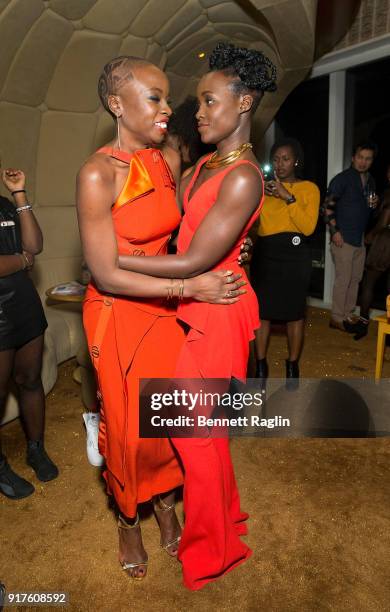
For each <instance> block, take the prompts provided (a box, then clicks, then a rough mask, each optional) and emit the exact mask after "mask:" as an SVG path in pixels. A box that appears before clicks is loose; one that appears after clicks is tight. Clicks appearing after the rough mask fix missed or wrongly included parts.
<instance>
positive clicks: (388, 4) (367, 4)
mask: <svg viewBox="0 0 390 612" xmlns="http://www.w3.org/2000/svg"><path fill="white" fill-rule="evenodd" d="M341 1H342V0H341ZM389 33H390V0H362V4H361V7H360V9H359V12H358V14H357V16H356V19H355V21H354V22H353V24H352V26H351V28H350V29H349V31H348V33H347V35H346V36H344V38H343V39H342V40H341V41H340V42H339V43H338V44H337V45H336V47H335V48H334V51H336V50H337V49H345V48H346V47H350V46H352V45H357V44H358V43H362V42H366V41H368V40H371V39H373V38H377V37H379V36H383V35H385V34H389Z"/></svg>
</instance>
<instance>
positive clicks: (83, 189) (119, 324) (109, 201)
mask: <svg viewBox="0 0 390 612" xmlns="http://www.w3.org/2000/svg"><path fill="white" fill-rule="evenodd" d="M99 94H100V98H101V100H102V103H103V106H104V107H105V109H106V110H107V111H108V112H110V113H111V114H112V115H113V117H115V119H116V121H117V125H118V135H117V139H116V140H115V141H114V142H113V143H110V144H109V145H107V146H106V147H103V148H102V149H100V150H99V151H97V152H96V153H95V154H94V155H92V156H91V157H90V158H89V159H88V160H87V162H86V163H85V164H84V166H83V167H82V168H81V170H80V172H79V175H78V180H77V209H78V217H79V226H80V234H81V239H82V245H83V250H84V255H85V259H86V262H87V265H88V267H89V269H90V271H91V274H92V282H91V283H90V285H89V286H88V289H87V293H86V297H85V302H84V308H83V318H84V327H85V331H86V335H87V341H88V347H89V350H90V354H91V357H92V360H93V363H94V366H95V370H96V374H97V379H98V385H99V391H100V393H101V396H102V406H103V407H102V419H101V427H100V433H99V446H100V451H101V452H102V454H103V455H104V457H105V460H106V471H105V479H106V482H107V488H108V491H109V492H110V493H111V494H112V495H113V496H114V498H115V501H116V504H117V506H118V508H119V512H120V514H119V522H118V526H119V560H120V562H121V564H122V566H123V568H124V569H125V570H126V571H127V572H128V574H129V575H130V576H131V577H133V578H137V579H141V578H143V577H145V575H146V566H147V554H146V551H145V549H144V547H143V543H142V537H141V531H140V524H139V519H138V513H137V506H138V504H139V503H141V502H145V501H148V500H150V499H152V498H153V499H154V509H155V512H156V516H157V519H158V522H159V525H160V529H161V544H162V546H163V547H164V548H165V549H166V550H167V552H168V553H169V554H170V555H172V556H174V555H176V554H177V548H178V541H179V539H180V533H181V529H180V525H179V523H178V521H177V518H176V514H175V511H174V504H173V502H174V492H173V489H174V488H175V487H177V486H178V485H180V484H182V480H183V476H182V470H181V468H180V466H179V464H178V461H177V459H176V456H175V453H174V451H173V448H172V445H171V443H170V442H169V441H168V440H149V439H139V437H138V396H139V388H138V387H139V379H140V378H150V377H157V378H162V377H171V376H173V374H174V372H175V367H176V362H177V358H178V355H179V352H180V350H181V347H182V344H183V342H184V340H185V335H184V331H183V328H182V326H181V325H179V324H178V323H177V321H176V310H175V308H173V307H172V306H170V303H171V301H169V302H167V301H166V300H165V298H166V297H167V296H168V295H169V296H170V294H171V293H173V294H174V296H177V295H178V293H179V292H180V293H181V294H182V295H183V297H188V298H192V299H196V300H201V301H202V300H206V301H210V302H215V303H219V304H224V305H228V304H234V303H235V301H236V300H237V296H239V295H241V293H243V290H241V289H240V286H241V285H242V284H244V283H243V281H239V280H238V279H239V277H240V275H238V274H231V273H230V274H228V272H225V271H218V272H216V273H214V272H210V273H207V274H203V275H200V276H198V277H197V278H193V279H190V280H188V281H186V283H185V285H183V281H180V282H179V281H177V282H171V279H167V278H165V279H164V278H150V277H147V276H143V275H140V274H137V273H133V272H128V271H124V270H122V269H120V268H119V261H118V258H119V255H124V254H132V255H137V256H140V255H158V254H159V255H164V254H165V253H166V251H167V244H168V241H169V239H170V236H171V233H172V232H173V231H174V229H175V228H176V226H177V225H178V224H179V222H180V213H179V210H178V207H177V205H176V200H175V185H174V179H173V177H172V173H171V171H170V168H169V166H168V165H167V162H166V161H165V158H164V157H163V155H162V154H161V152H160V151H158V150H157V149H155V148H148V147H150V145H152V146H153V145H158V144H160V143H161V142H162V141H163V139H164V137H165V133H166V129H167V122H168V120H169V116H170V114H171V109H170V108H169V106H168V103H167V97H168V81H167V78H166V77H165V75H164V74H163V73H162V72H161V70H160V69H159V68H157V67H156V66H154V65H153V64H150V63H149V62H147V61H145V60H141V59H138V58H131V57H127V56H125V57H119V58H116V59H114V60H112V61H111V62H109V64H107V65H106V66H105V68H104V71H103V73H102V75H101V77H100V80H99ZM172 154H173V152H172V151H171V152H167V153H166V155H167V156H168V161H169V162H170V163H171V166H172V168H173V169H175V168H178V167H179V166H178V160H177V159H176V157H172ZM236 281H237V282H236ZM171 283H172V284H171ZM226 283H228V284H226ZM227 289H229V296H228V297H226V292H227Z"/></svg>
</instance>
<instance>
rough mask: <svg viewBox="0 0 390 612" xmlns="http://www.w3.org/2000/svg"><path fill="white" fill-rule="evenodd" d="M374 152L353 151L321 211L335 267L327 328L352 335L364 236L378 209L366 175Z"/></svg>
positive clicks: (366, 148) (366, 146) (366, 145)
mask: <svg viewBox="0 0 390 612" xmlns="http://www.w3.org/2000/svg"><path fill="white" fill-rule="evenodd" d="M376 152H377V148H376V145H375V144H373V143H371V142H363V143H360V144H358V145H357V146H356V147H355V149H354V151H353V156H352V164H351V167H350V168H348V169H347V170H344V171H343V172H340V173H339V174H337V175H336V176H335V177H334V178H333V179H332V180H331V182H330V183H329V187H328V191H327V195H326V198H325V202H324V205H323V208H322V210H323V213H324V220H325V222H326V223H327V224H328V226H329V232H330V235H331V252H332V257H333V261H334V264H335V281H334V286H333V299H332V314H331V319H330V322H329V326H330V327H332V328H334V329H340V330H342V331H348V332H352V331H353V329H352V328H351V326H352V325H353V324H354V323H356V320H357V319H356V317H355V315H354V312H355V307H356V301H357V295H358V290H359V283H360V281H361V279H362V276H363V271H364V261H365V256H366V249H365V246H364V232H365V230H366V227H367V224H368V221H369V219H370V215H371V213H372V211H373V209H374V208H376V206H377V205H378V196H377V195H376V193H375V181H374V179H373V177H372V176H371V174H370V173H369V169H370V167H371V165H372V163H373V161H374V158H375V155H376Z"/></svg>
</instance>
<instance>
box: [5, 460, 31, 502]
mask: <svg viewBox="0 0 390 612" xmlns="http://www.w3.org/2000/svg"><path fill="white" fill-rule="evenodd" d="M0 491H1V492H2V493H4V495H6V496H7V497H9V498H10V499H23V497H28V496H29V495H31V494H32V493H34V491H35V489H34V486H33V485H32V484H31V482H28V481H27V480H25V479H24V478H21V476H18V475H17V474H15V472H14V471H13V470H12V469H11V467H10V465H9V463H8V461H7V459H6V458H5V457H1V458H0Z"/></svg>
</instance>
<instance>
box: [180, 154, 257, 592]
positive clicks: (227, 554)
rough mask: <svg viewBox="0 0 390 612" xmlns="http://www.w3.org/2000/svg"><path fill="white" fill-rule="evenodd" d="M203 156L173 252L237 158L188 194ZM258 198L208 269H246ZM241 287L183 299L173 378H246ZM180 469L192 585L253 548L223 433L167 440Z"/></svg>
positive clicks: (250, 331) (249, 317) (249, 305)
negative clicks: (217, 295)
mask: <svg viewBox="0 0 390 612" xmlns="http://www.w3.org/2000/svg"><path fill="white" fill-rule="evenodd" d="M208 158H209V156H208V157H206V158H203V159H202V160H201V161H200V162H199V164H198V166H197V168H196V170H195V173H194V175H193V177H192V180H191V182H190V184H189V185H188V188H187V190H186V193H185V195H184V210H185V215H184V217H183V219H182V223H181V226H180V231H179V236H178V253H184V252H185V251H186V250H187V249H188V247H189V245H190V242H191V240H192V237H193V235H194V233H195V232H196V230H197V228H198V226H199V225H200V223H201V222H202V220H203V219H204V217H205V216H206V215H207V212H208V211H209V210H210V208H211V207H212V206H213V204H214V203H215V201H216V200H217V197H218V192H219V189H220V187H221V183H222V181H223V179H224V178H225V176H226V175H227V173H228V172H230V171H231V170H232V169H233V168H236V167H237V166H239V165H242V164H251V165H252V166H253V167H254V168H255V169H256V171H258V172H259V175H260V176H259V180H260V181H262V180H263V179H262V175H261V172H260V171H259V169H258V168H257V166H256V165H255V164H252V163H251V162H249V161H247V160H239V161H237V162H235V163H234V164H232V165H231V166H229V167H228V168H226V169H224V170H221V171H220V172H219V173H218V174H216V175H214V176H212V177H210V178H209V179H208V180H206V181H205V182H204V183H203V184H202V185H201V186H200V187H199V188H198V189H197V191H196V192H195V193H194V195H191V191H192V188H193V186H194V184H195V181H196V179H197V177H198V175H199V172H200V169H201V167H202V165H203V164H204V163H205V162H206V161H207V159H208ZM262 201H263V200H261V202H259V206H258V208H257V210H256V211H255V212H254V213H253V215H252V216H251V219H250V220H249V221H248V223H247V225H246V227H245V228H244V229H243V231H242V233H241V235H240V236H239V238H238V239H237V241H236V243H235V245H234V246H233V247H232V249H231V250H230V251H229V253H227V254H226V256H225V257H224V259H223V260H221V261H220V262H219V263H218V264H217V265H216V266H215V267H214V268H213V269H214V270H219V269H224V270H232V271H234V272H239V273H241V274H242V277H243V279H244V280H247V279H246V275H245V271H244V269H243V268H242V267H240V266H239V264H238V262H237V259H238V256H239V254H240V245H241V243H242V241H243V240H244V238H245V237H246V235H247V233H248V231H249V229H250V227H251V225H252V224H253V222H254V221H255V219H256V217H257V216H258V214H259V212H260V208H261V205H262ZM245 289H246V290H247V293H246V294H244V295H241V296H240V299H239V301H238V302H236V303H235V304H232V305H229V306H226V305H220V304H207V303H204V302H195V301H185V302H183V303H181V304H179V307H178V312H177V316H178V319H179V320H181V321H183V322H184V323H186V324H187V325H188V326H189V331H188V334H187V336H186V339H185V342H184V344H183V347H182V350H181V351H180V355H179V358H178V362H177V367H176V373H175V377H176V378H190V379H193V378H219V379H220V378H225V379H230V378H231V377H233V376H234V377H236V378H238V379H241V380H245V378H246V370H247V363H248V355H249V342H250V340H252V339H253V338H254V330H255V329H256V328H258V327H259V325H260V322H259V309H258V303H257V298H256V295H255V293H254V291H253V289H252V287H251V286H250V284H249V282H248V284H247V285H246V286H245ZM172 443H173V444H174V446H175V448H176V449H177V451H178V453H179V455H180V459H181V461H182V463H183V467H184V475H185V477H184V512H185V517H186V519H185V525H184V530H183V533H182V539H181V542H180V546H179V552H178V558H179V560H180V561H181V563H182V566H183V580H184V584H185V586H186V587H188V588H189V589H191V590H198V589H201V588H202V587H204V586H205V585H206V584H207V583H208V582H211V581H214V580H216V579H218V578H219V577H221V576H223V575H224V574H226V573H227V572H230V571H231V570H232V569H234V568H235V567H236V566H237V565H240V564H241V563H243V562H244V561H245V560H246V559H247V558H248V557H249V556H250V555H251V553H252V551H251V550H250V548H249V547H248V546H247V545H246V544H245V543H244V542H243V541H241V539H240V536H242V535H245V534H246V533H247V528H246V525H245V520H246V519H247V518H248V514H246V513H244V512H242V511H241V509H240V497H239V493H238V489H237V485H236V480H235V476H234V471H233V465H232V461H231V456H230V449H229V440H228V438H227V437H224V438H212V437H202V438H188V439H185V438H173V439H172Z"/></svg>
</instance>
